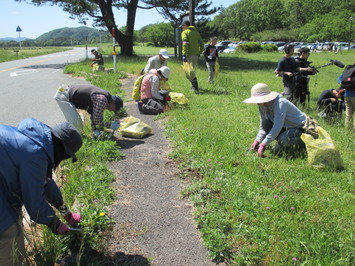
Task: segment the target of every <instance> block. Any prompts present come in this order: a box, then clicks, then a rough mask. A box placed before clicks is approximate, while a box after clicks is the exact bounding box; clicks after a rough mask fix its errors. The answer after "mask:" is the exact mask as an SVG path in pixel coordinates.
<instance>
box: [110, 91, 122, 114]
mask: <svg viewBox="0 0 355 266" xmlns="http://www.w3.org/2000/svg"><path fill="white" fill-rule="evenodd" d="M111 99H112V100H113V101H114V102H115V105H116V112H115V113H117V112H118V111H119V110H120V109H121V108H122V107H123V101H122V99H121V98H120V97H119V96H116V95H111Z"/></svg>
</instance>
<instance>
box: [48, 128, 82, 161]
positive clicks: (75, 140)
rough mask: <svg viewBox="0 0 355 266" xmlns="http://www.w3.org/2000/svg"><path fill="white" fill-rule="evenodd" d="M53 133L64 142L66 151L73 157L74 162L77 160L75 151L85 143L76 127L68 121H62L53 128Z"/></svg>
mask: <svg viewBox="0 0 355 266" xmlns="http://www.w3.org/2000/svg"><path fill="white" fill-rule="evenodd" d="M52 133H53V135H54V136H56V137H57V138H58V139H60V140H61V141H62V143H63V146H64V149H65V153H66V154H67V155H68V156H70V157H71V158H72V159H73V162H76V161H77V158H76V156H75V153H76V152H77V151H78V150H79V149H80V148H81V145H83V140H82V137H81V134H80V133H79V131H78V130H76V128H75V127H74V126H73V125H72V124H70V123H68V122H64V123H60V124H58V125H56V126H54V127H53V128H52Z"/></svg>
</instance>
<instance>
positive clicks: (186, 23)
mask: <svg viewBox="0 0 355 266" xmlns="http://www.w3.org/2000/svg"><path fill="white" fill-rule="evenodd" d="M184 25H186V26H191V23H190V21H188V20H184V21H183V22H181V25H180V27H182V26H184Z"/></svg>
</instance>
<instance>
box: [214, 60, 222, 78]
mask: <svg viewBox="0 0 355 266" xmlns="http://www.w3.org/2000/svg"><path fill="white" fill-rule="evenodd" d="M220 68H221V67H220V65H219V63H218V61H216V64H215V65H214V77H215V78H216V77H217V76H218V74H219V70H220Z"/></svg>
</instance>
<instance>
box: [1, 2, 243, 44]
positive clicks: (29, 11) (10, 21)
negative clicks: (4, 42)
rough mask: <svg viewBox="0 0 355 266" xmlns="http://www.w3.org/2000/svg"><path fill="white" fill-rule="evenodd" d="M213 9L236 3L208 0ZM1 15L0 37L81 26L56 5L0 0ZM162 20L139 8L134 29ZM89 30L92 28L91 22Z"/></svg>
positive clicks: (120, 17) (121, 17)
mask: <svg viewBox="0 0 355 266" xmlns="http://www.w3.org/2000/svg"><path fill="white" fill-rule="evenodd" d="M210 1H211V2H212V5H213V6H220V5H222V6H223V7H228V6H230V5H232V4H234V3H236V2H238V0H210ZM0 7H1V16H0V25H1V30H0V38H5V37H13V38H17V37H19V35H20V36H21V37H27V38H31V39H36V38H37V37H39V36H40V35H42V34H44V33H46V32H49V31H51V30H55V29H59V28H63V27H81V26H83V25H82V24H79V23H78V21H77V20H72V19H70V18H69V14H68V13H66V12H64V11H63V10H62V9H61V8H59V7H57V6H51V5H45V6H40V7H36V6H34V5H31V4H28V3H27V2H24V1H21V2H20V3H19V2H15V0H1V3H0ZM126 15H127V13H126V12H123V11H120V12H116V13H115V19H116V23H117V25H118V26H119V27H122V26H124V25H125V24H126ZM159 22H167V21H164V19H163V18H162V16H161V15H160V14H159V13H158V12H157V11H155V9H153V10H141V9H138V11H137V16H136V24H135V29H136V30H138V29H140V28H142V27H143V26H145V25H148V24H154V23H159ZM17 26H20V28H21V29H22V32H20V34H19V33H18V32H16V28H17ZM87 26H88V27H92V26H91V24H90V23H88V24H87Z"/></svg>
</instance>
